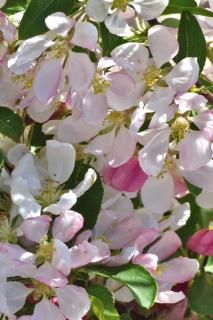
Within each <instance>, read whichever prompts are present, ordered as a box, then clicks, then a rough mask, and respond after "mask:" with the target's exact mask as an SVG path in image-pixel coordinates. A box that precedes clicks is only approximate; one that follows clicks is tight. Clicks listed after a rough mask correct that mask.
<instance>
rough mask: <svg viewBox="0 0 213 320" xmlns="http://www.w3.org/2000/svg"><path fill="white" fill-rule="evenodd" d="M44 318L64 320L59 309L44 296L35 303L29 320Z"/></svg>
mask: <svg viewBox="0 0 213 320" xmlns="http://www.w3.org/2000/svg"><path fill="white" fill-rule="evenodd" d="M45 318H46V319H54V320H65V317H64V315H63V314H62V312H61V311H60V309H59V308H58V307H56V306H55V305H54V304H53V303H51V302H50V301H49V300H47V299H46V298H44V299H43V300H42V301H40V302H39V303H38V304H36V306H35V309H34V313H33V315H32V317H31V320H41V319H45Z"/></svg>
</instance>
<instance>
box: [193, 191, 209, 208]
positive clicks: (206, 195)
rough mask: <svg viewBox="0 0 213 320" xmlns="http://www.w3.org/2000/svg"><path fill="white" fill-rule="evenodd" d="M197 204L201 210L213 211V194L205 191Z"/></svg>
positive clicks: (198, 198) (197, 200)
mask: <svg viewBox="0 0 213 320" xmlns="http://www.w3.org/2000/svg"><path fill="white" fill-rule="evenodd" d="M196 202H197V204H198V205H199V206H200V207H201V208H205V209H213V192H209V191H206V190H203V191H202V192H201V193H200V194H199V195H198V196H197V198H196Z"/></svg>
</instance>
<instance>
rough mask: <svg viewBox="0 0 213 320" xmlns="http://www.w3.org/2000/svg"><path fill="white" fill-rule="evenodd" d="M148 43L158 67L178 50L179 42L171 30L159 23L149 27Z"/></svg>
mask: <svg viewBox="0 0 213 320" xmlns="http://www.w3.org/2000/svg"><path fill="white" fill-rule="evenodd" d="M148 43H149V46H150V50H151V53H152V56H153V58H154V61H155V63H156V65H157V66H158V67H160V66H162V65H163V64H164V63H166V62H168V61H169V60H171V59H172V58H174V57H175V56H176V55H177V53H178V50H179V44H178V41H177V38H176V35H175V34H174V32H173V30H172V29H171V28H167V27H165V26H161V25H156V26H153V27H151V28H150V29H149V31H148Z"/></svg>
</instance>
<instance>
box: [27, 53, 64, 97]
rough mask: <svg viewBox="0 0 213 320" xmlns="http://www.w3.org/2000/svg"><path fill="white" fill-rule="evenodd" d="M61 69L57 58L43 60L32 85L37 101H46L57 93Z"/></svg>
mask: <svg viewBox="0 0 213 320" xmlns="http://www.w3.org/2000/svg"><path fill="white" fill-rule="evenodd" d="M62 71H63V69H62V65H61V61H60V60H59V59H50V60H46V61H44V62H43V64H42V65H41V69H40V70H39V72H38V73H37V75H36V77H35V81H34V85H33V88H34V91H35V95H36V98H37V99H38V100H39V101H41V102H43V103H48V101H49V100H50V99H52V98H54V97H55V96H56V95H57V94H58V88H59V86H60V82H61V77H62Z"/></svg>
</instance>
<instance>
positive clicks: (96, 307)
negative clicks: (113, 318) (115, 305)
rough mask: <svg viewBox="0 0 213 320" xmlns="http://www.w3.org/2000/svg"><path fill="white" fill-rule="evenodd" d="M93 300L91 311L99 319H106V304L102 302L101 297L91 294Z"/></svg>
mask: <svg viewBox="0 0 213 320" xmlns="http://www.w3.org/2000/svg"><path fill="white" fill-rule="evenodd" d="M90 302H91V312H92V313H93V314H94V315H95V316H96V318H97V319H98V320H105V319H104V304H103V303H102V301H101V299H99V298H97V297H95V296H90Z"/></svg>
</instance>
